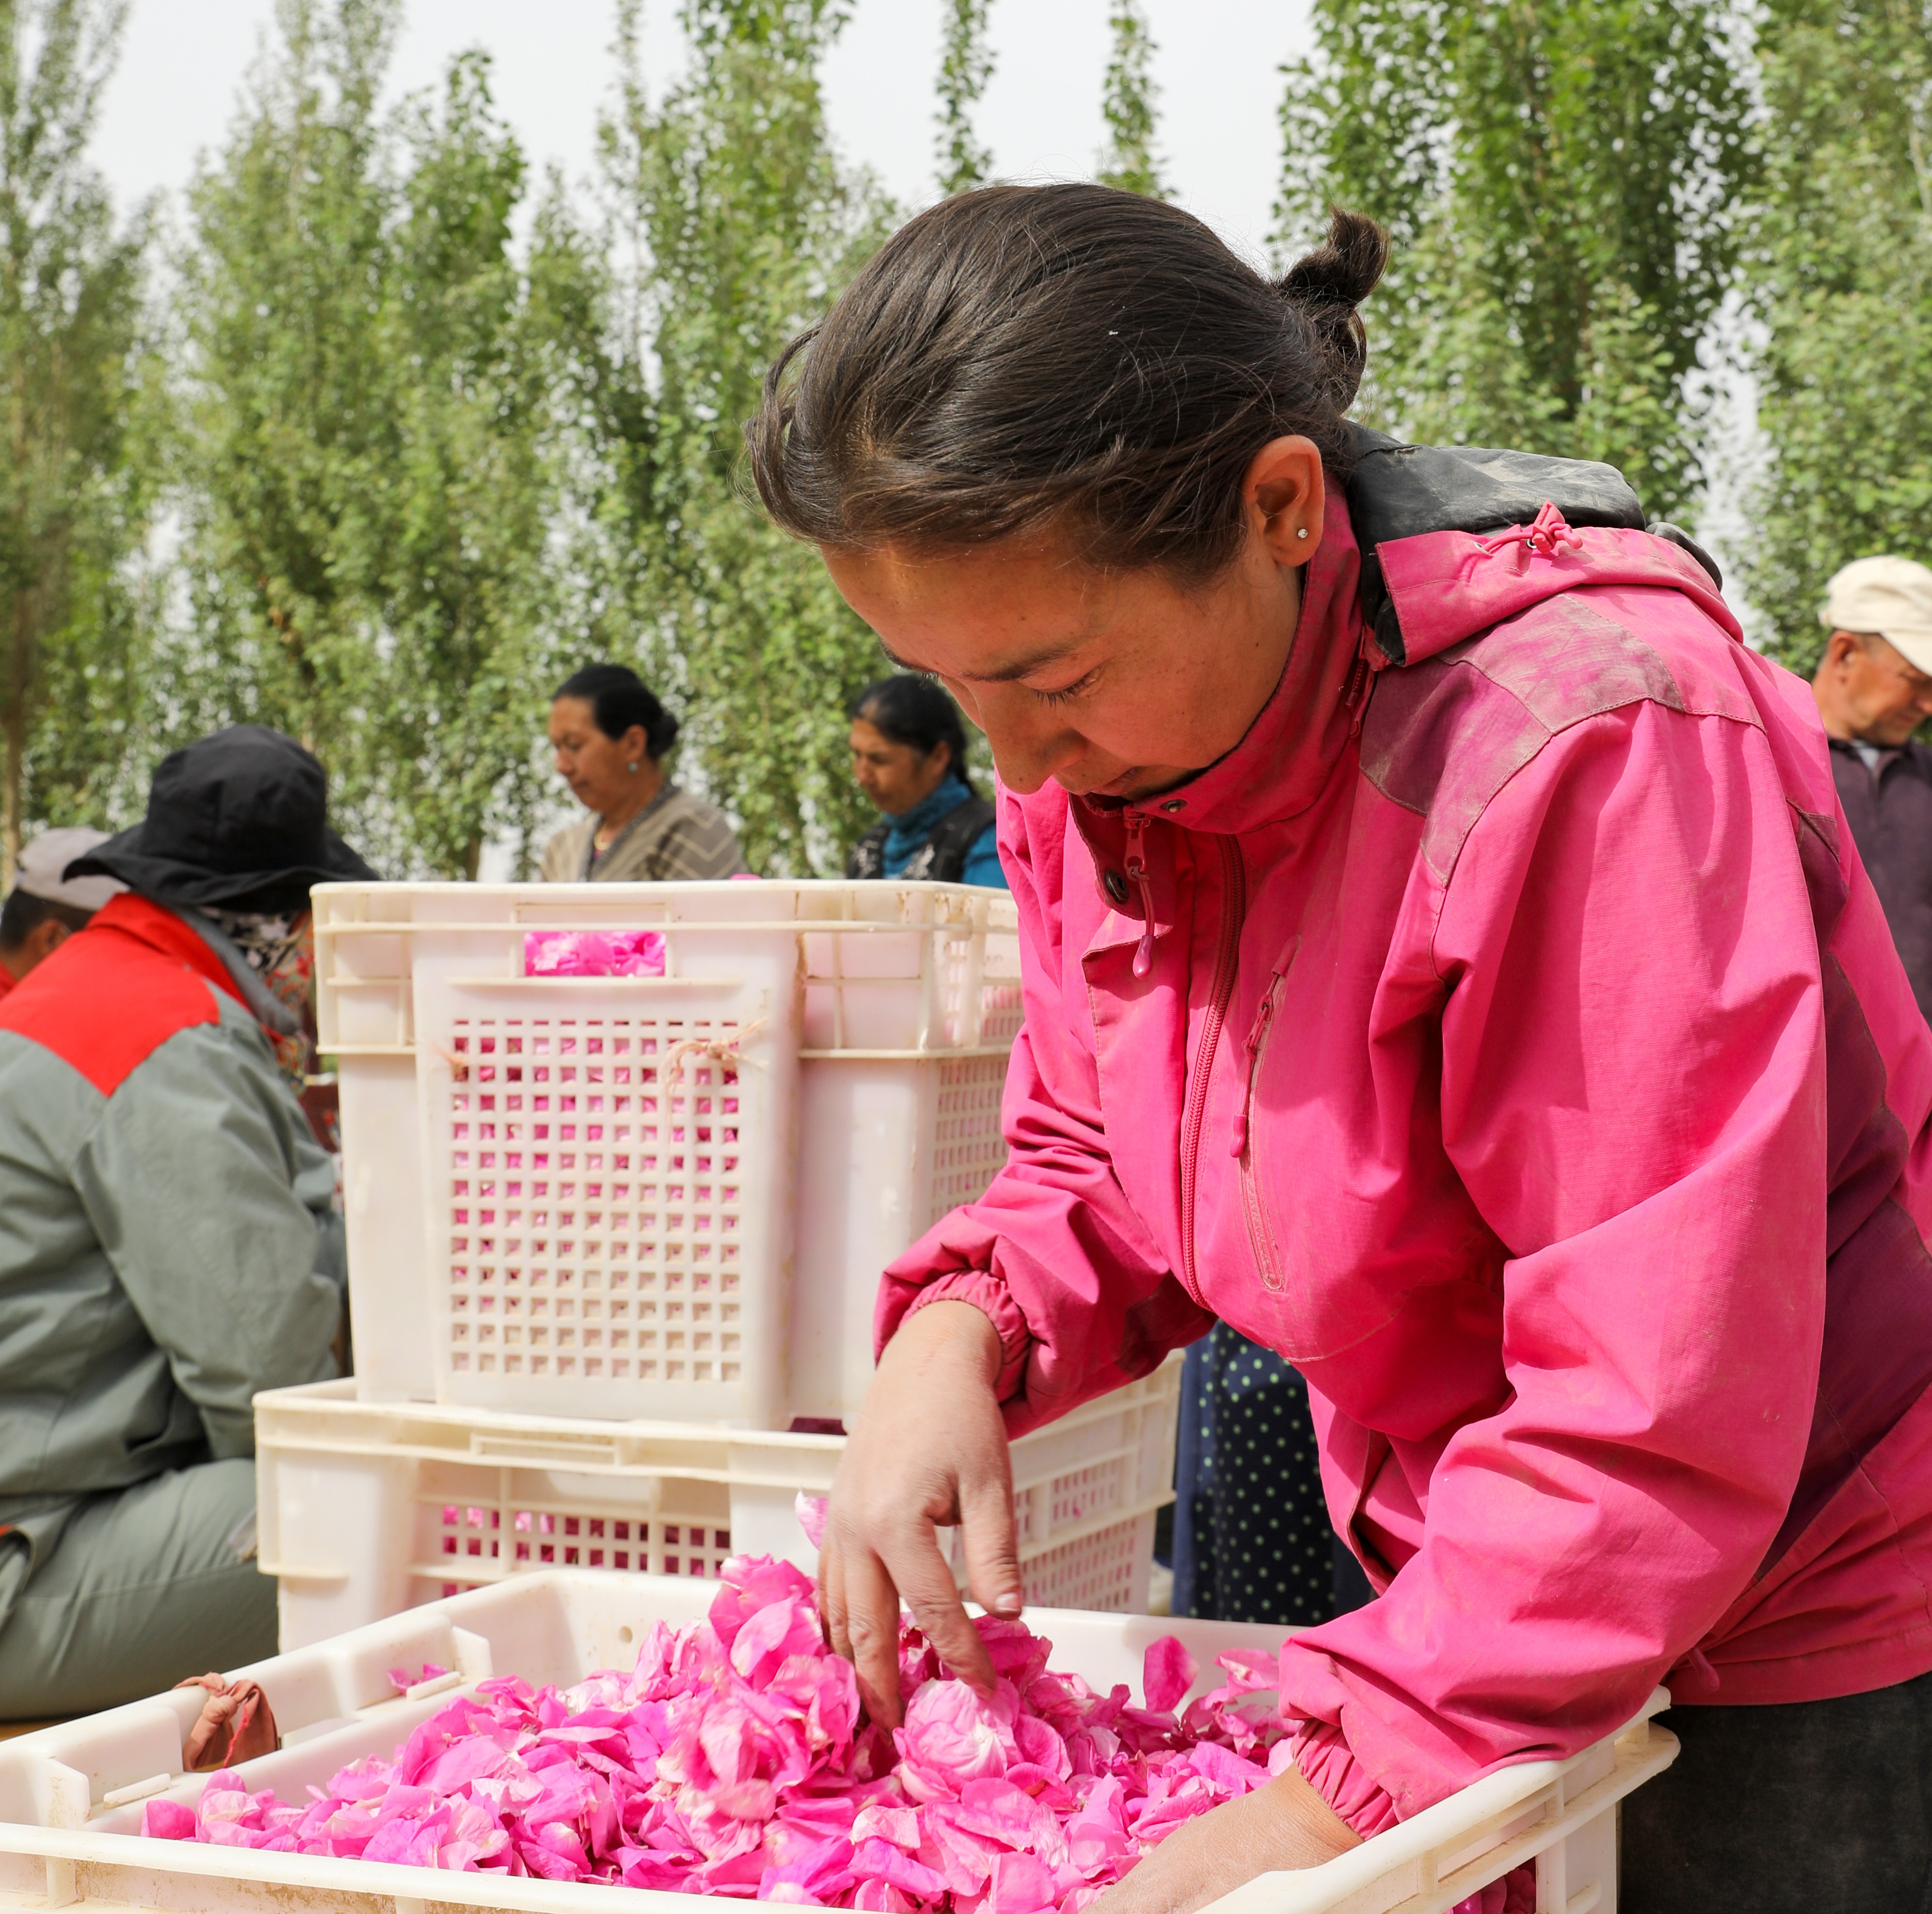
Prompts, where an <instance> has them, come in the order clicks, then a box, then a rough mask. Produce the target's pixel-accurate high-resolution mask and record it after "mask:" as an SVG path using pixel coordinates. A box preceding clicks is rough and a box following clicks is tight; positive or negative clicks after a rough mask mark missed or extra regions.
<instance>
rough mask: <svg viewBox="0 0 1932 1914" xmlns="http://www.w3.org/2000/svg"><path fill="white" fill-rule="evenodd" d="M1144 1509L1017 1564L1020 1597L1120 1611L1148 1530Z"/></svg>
mask: <svg viewBox="0 0 1932 1914" xmlns="http://www.w3.org/2000/svg"><path fill="white" fill-rule="evenodd" d="M1153 1523H1154V1518H1153V1517H1152V1516H1151V1515H1141V1516H1131V1517H1129V1518H1128V1519H1127V1520H1126V1521H1124V1522H1117V1523H1113V1524H1112V1526H1109V1527H1108V1528H1106V1529H1100V1530H1099V1531H1097V1532H1096V1533H1095V1534H1094V1535H1083V1536H1082V1538H1080V1539H1079V1541H1077V1542H1067V1543H1064V1544H1061V1547H1058V1548H1057V1549H1049V1550H1046V1553H1044V1554H1043V1555H1038V1556H1035V1557H1034V1559H1033V1560H1032V1561H1031V1562H1022V1563H1021V1565H1020V1577H1021V1580H1022V1583H1023V1585H1024V1586H1025V1600H1026V1601H1028V1602H1029V1603H1031V1604H1032V1605H1033V1606H1034V1607H1036V1608H1085V1609H1091V1610H1094V1612H1095V1613H1098V1614H1102V1615H1124V1614H1127V1613H1129V1612H1130V1611H1131V1610H1133V1607H1135V1596H1136V1580H1135V1578H1136V1572H1137V1571H1138V1570H1139V1566H1140V1563H1141V1560H1142V1556H1144V1555H1145V1553H1146V1550H1147V1547H1148V1541H1149V1538H1150V1537H1151V1532H1152V1526H1153Z"/></svg>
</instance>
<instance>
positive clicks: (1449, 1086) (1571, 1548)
mask: <svg viewBox="0 0 1932 1914" xmlns="http://www.w3.org/2000/svg"><path fill="white" fill-rule="evenodd" d="M1793 824H1794V820H1793V816H1792V814H1791V813H1790V809H1789V808H1788V806H1787V804H1786V802H1785V800H1784V795H1783V793H1782V791H1781V787H1780V784H1779V781H1778V777H1777V775H1776V774H1775V768H1774V766H1773V764H1772V759H1771V754H1770V751H1769V747H1768V745H1767V744H1766V741H1765V739H1764V737H1763V734H1762V733H1760V731H1759V730H1757V728H1755V727H1754V726H1751V725H1750V724H1745V723H1742V722H1740V721H1736V720H1735V719H1731V718H1711V717H1701V718H1700V717H1693V716H1689V715H1685V714H1684V713H1682V712H1676V711H1673V710H1671V709H1668V708H1667V707H1665V706H1662V705H1660V704H1658V703H1644V704H1640V705H1637V706H1630V707H1627V708H1624V709H1619V710H1616V711H1613V712H1609V713H1607V714H1604V715H1600V716H1597V717H1594V718H1589V719H1587V720H1586V721H1584V722H1583V723H1581V724H1577V725H1575V726H1574V727H1572V728H1571V729H1570V730H1567V731H1565V732H1563V733H1560V734H1559V736H1556V738H1555V739H1553V740H1552V741H1551V742H1550V744H1549V745H1547V746H1546V747H1545V748H1544V750H1543V751H1541V753H1540V754H1538V756H1537V757H1535V759H1534V760H1532V762H1531V763H1530V764H1529V766H1526V768H1525V769H1523V771H1521V772H1519V773H1518V774H1517V775H1516V777H1515V778H1514V779H1513V780H1512V781H1511V782H1510V783H1509V784H1507V785H1506V786H1505V787H1504V788H1503V790H1502V791H1501V793H1499V795H1498V796H1496V797H1495V798H1494V799H1492V800H1491V802H1490V804H1489V805H1488V806H1487V809H1486V810H1485V811H1484V813H1483V814H1482V816H1481V818H1480V820H1478V822H1477V823H1476V824H1475V826H1474V828H1473V829H1472V831H1471V832H1470V833H1469V836H1468V838H1467V839H1466V841H1465V842H1464V844H1463V847H1462V850H1461V851H1460V856H1458V858H1457V862H1456V863H1455V865H1454V873H1453V875H1452V876H1451V878H1450V879H1449V880H1448V885H1447V888H1446V889H1445V890H1444V891H1443V892H1441V893H1440V895H1439V903H1438V905H1437V907H1436V913H1435V917H1434V922H1433V935H1432V933H1431V931H1430V927H1429V926H1427V925H1425V926H1424V928H1423V929H1422V930H1421V931H1420V932H1418V933H1417V934H1418V935H1421V936H1424V937H1428V938H1430V940H1431V941H1430V955H1431V956H1433V962H1434V964H1435V967H1436V971H1437V972H1438V974H1439V976H1440V977H1442V980H1443V983H1444V984H1445V986H1446V987H1447V990H1448V996H1447V998H1446V1001H1445V1004H1444V1007H1443V1009H1442V1127H1443V1138H1444V1142H1445V1146H1446V1148H1447V1149H1448V1154H1449V1156H1450V1157H1451V1160H1452V1161H1453V1163H1454V1165H1455V1166H1456V1168H1457V1172H1458V1173H1459V1174H1460V1175H1461V1177H1462V1178H1463V1181H1464V1183H1465V1184H1466V1187H1468V1189H1469V1192H1470V1193H1471V1195H1472V1197H1473V1198H1474V1199H1475V1202H1476V1204H1477V1205H1478V1208H1480V1210H1481V1212H1482V1214H1483V1216H1484V1218H1485V1220H1487V1222H1488V1223H1489V1224H1490V1226H1491V1227H1492V1228H1493V1229H1494V1230H1495V1231H1496V1234H1497V1235H1498V1236H1499V1238H1501V1239H1502V1244H1503V1245H1504V1247H1505V1252H1506V1253H1507V1255H1508V1259H1509V1260H1508V1262H1507V1264H1506V1265H1505V1271H1504V1277H1503V1298H1502V1303H1503V1348H1502V1358H1503V1367H1504V1372H1505V1377H1506V1379H1507V1383H1508V1389H1507V1391H1506V1393H1505V1394H1504V1395H1503V1397H1502V1406H1501V1407H1500V1408H1499V1409H1498V1410H1497V1411H1496V1413H1495V1414H1493V1415H1490V1416H1489V1417H1487V1418H1484V1419H1482V1420H1480V1421H1474V1422H1471V1423H1469V1424H1466V1425H1465V1426H1464V1427H1462V1428H1461V1429H1460V1430H1458V1431H1457V1432H1456V1433H1455V1434H1454V1436H1452V1437H1451V1439H1450V1440H1449V1442H1448V1445H1447V1446H1446V1448H1445V1449H1444V1450H1443V1451H1442V1454H1441V1455H1440V1457H1439V1460H1436V1463H1435V1466H1434V1468H1433V1472H1432V1473H1431V1475H1430V1481H1429V1485H1428V1500H1427V1517H1426V1520H1424V1523H1423V1526H1422V1530H1421V1544H1420V1547H1419V1548H1418V1550H1417V1551H1416V1553H1415V1554H1414V1555H1413V1556H1411V1557H1410V1558H1409V1559H1408V1560H1407V1561H1406V1562H1405V1563H1404V1564H1403V1566H1402V1567H1401V1569H1400V1573H1399V1574H1397V1576H1396V1577H1395V1579H1394V1582H1393V1583H1392V1584H1391V1586H1390V1588H1389V1589H1388V1592H1387V1593H1386V1594H1385V1595H1383V1596H1382V1598H1381V1599H1380V1600H1379V1601H1376V1602H1373V1603H1372V1604H1370V1606H1369V1607H1367V1608H1365V1609H1363V1610H1359V1611H1358V1612H1357V1613H1355V1614H1352V1615H1348V1616H1342V1617H1340V1618H1339V1619H1337V1620H1336V1621H1334V1622H1331V1623H1329V1624H1328V1625H1325V1627H1322V1628H1317V1629H1313V1630H1311V1631H1309V1632H1308V1633H1307V1634H1304V1635H1301V1636H1299V1637H1297V1638H1296V1639H1295V1640H1293V1641H1292V1642H1291V1643H1289V1646H1288V1648H1287V1649H1286V1651H1285V1652H1283V1657H1282V1706H1283V1712H1284V1713H1286V1714H1287V1715H1289V1716H1291V1717H1297V1718H1301V1719H1302V1720H1304V1721H1307V1722H1309V1723H1313V1724H1328V1726H1329V1727H1331V1728H1336V1729H1339V1730H1340V1736H1341V1738H1342V1739H1343V1741H1344V1742H1346V1751H1347V1754H1348V1755H1349V1757H1350V1758H1351V1761H1352V1764H1355V1765H1358V1766H1359V1769H1360V1770H1361V1771H1363V1772H1362V1773H1361V1774H1360V1775H1349V1774H1346V1773H1342V1772H1337V1771H1336V1770H1335V1769H1334V1760H1335V1754H1334V1742H1322V1743H1321V1745H1319V1747H1317V1746H1315V1745H1313V1744H1311V1747H1312V1748H1313V1753H1314V1754H1315V1755H1316V1756H1318V1757H1319V1760H1317V1761H1316V1764H1315V1765H1316V1769H1317V1771H1318V1772H1317V1773H1316V1774H1312V1775H1310V1779H1311V1780H1313V1781H1316V1784H1317V1785H1318V1786H1319V1787H1321V1788H1322V1793H1323V1794H1324V1796H1325V1798H1326V1799H1328V1800H1329V1801H1330V1802H1331V1804H1333V1805H1337V1807H1338V1808H1341V1809H1342V1811H1343V1813H1344V1816H1345V1818H1346V1815H1347V1812H1348V1811H1347V1809H1346V1807H1345V1806H1344V1804H1345V1803H1347V1802H1355V1801H1358V1800H1359V1799H1363V1798H1364V1797H1363V1796H1362V1795H1361V1787H1362V1784H1363V1780H1364V1778H1366V1779H1367V1781H1370V1782H1372V1783H1373V1784H1375V1785H1376V1786H1377V1787H1380V1788H1381V1789H1382V1790H1385V1792H1386V1793H1387V1794H1388V1796H1389V1799H1391V1802H1393V1803H1394V1809H1395V1811H1396V1813H1397V1814H1399V1815H1400V1816H1402V1817H1404V1818H1407V1817H1409V1816H1411V1815H1412V1814H1415V1813H1417V1812H1418V1811H1419V1810H1421V1809H1422V1808H1426V1807H1428V1806H1429V1805H1431V1804H1432V1803H1433V1802H1436V1801H1439V1800H1440V1799H1442V1797H1443V1796H1445V1795H1447V1794H1448V1793H1451V1792H1452V1791H1453V1790H1455V1789H1457V1788H1458V1787H1463V1786H1464V1785H1465V1784H1467V1783H1468V1782H1469V1781H1472V1780H1473V1779H1475V1778H1476V1777H1477V1776H1478V1775H1481V1774H1482V1773H1484V1772H1485V1771H1487V1769H1490V1768H1493V1767H1495V1766H1499V1765H1501V1764H1502V1763H1508V1762H1513V1761H1520V1760H1533V1759H1538V1758H1541V1757H1556V1758H1564V1757H1568V1756H1569V1755H1571V1754H1574V1753H1575V1752H1577V1751H1578V1750H1579V1749H1580V1748H1584V1747H1586V1746H1588V1745H1589V1744H1590V1743H1591V1742H1594V1741H1595V1740H1598V1739H1601V1737H1602V1736H1604V1735H1607V1734H1608V1733H1611V1732H1612V1731H1613V1730H1615V1729H1616V1728H1617V1727H1619V1726H1620V1725H1621V1724H1622V1723H1623V1722H1624V1721H1626V1720H1627V1719H1628V1718H1629V1717H1630V1716H1631V1715H1634V1713H1635V1712H1637V1709H1638V1708H1639V1707H1640V1706H1641V1705H1642V1703H1643V1700H1644V1698H1645V1697H1646V1695H1647V1694H1649V1691H1650V1690H1651V1688H1652V1687H1653V1686H1654V1685H1655V1684H1656V1683H1657V1682H1658V1680H1659V1679H1661V1677H1662V1676H1664V1674H1665V1673H1667V1671H1668V1670H1670V1668H1671V1667H1673V1665H1674V1664H1676V1663H1677V1662H1678V1661H1680V1660H1682V1658H1685V1656H1686V1655H1689V1654H1690V1653H1691V1651H1692V1650H1694V1649H1695V1648H1696V1647H1697V1644H1698V1643H1699V1640H1700V1638H1701V1637H1703V1636H1704V1635H1705V1634H1706V1633H1707V1631H1709V1630H1710V1629H1711V1628H1712V1627H1713V1625H1715V1623H1716V1622H1718V1619H1719V1618H1720V1616H1721V1615H1722V1614H1723V1613H1724V1610H1726V1609H1727V1607H1728V1606H1729V1605H1730V1604H1731V1602H1732V1601H1733V1599H1734V1598H1736V1596H1737V1595H1739V1594H1740V1593H1741V1592H1742V1591H1743V1590H1744V1589H1745V1587H1746V1586H1748V1583H1749V1581H1750V1579H1751V1576H1752V1574H1754V1571H1756V1570H1757V1567H1758V1565H1759V1564H1760V1562H1761V1561H1762V1560H1763V1557H1764V1556H1765V1553H1766V1550H1767V1549H1768V1548H1769V1547H1770V1545H1771V1544H1772V1540H1773V1538H1774V1537H1775V1535H1777V1533H1778V1529H1779V1526H1780V1524H1781V1522H1782V1521H1783V1520H1784V1514H1785V1511H1786V1509H1787V1507H1788V1505H1789V1504H1790V1498H1791V1495H1792V1493H1793V1488H1794V1487H1795V1485H1796V1481H1797V1478H1798V1473H1799V1466H1800V1463H1801V1462H1802V1458H1803V1456H1804V1453H1805V1444H1806V1440H1807V1437H1808V1433H1809V1430H1810V1427H1811V1415H1812V1399H1813V1395H1814V1388H1815V1383H1816V1378H1817V1367H1818V1361H1819V1352H1820V1343H1821V1337H1822V1334H1823V1305H1824V1285H1825V1257H1826V1243H1825V1223H1826V1207H1825V1197H1826V1103H1825V1088H1826V1086H1825V1071H1824V1054H1825V1053H1824V1030H1823V992H1822V989H1821V983H1820V970H1819V957H1818V946H1817V935H1816V932H1815V930H1814V925H1813V921H1812V917H1811V909H1810V905H1809V901H1808V895H1807V892H1806V889H1805V879H1804V875H1803V872H1802V867H1801V865H1800V862H1799V855H1798V852H1797V850H1796V844H1795V841H1794V835H1793ZM1309 1376H1310V1386H1311V1388H1314V1389H1316V1390H1319V1389H1320V1388H1322V1376H1321V1365H1320V1364H1314V1365H1311V1367H1310V1372H1309ZM1370 1496H1371V1499H1372V1501H1371V1508H1370V1513H1371V1514H1373V1488H1372V1489H1371V1490H1370ZM1718 1698H1719V1699H1721V1695H1720V1697H1718ZM1317 1740H1318V1741H1320V1740H1321V1738H1319V1736H1318V1737H1317Z"/></svg>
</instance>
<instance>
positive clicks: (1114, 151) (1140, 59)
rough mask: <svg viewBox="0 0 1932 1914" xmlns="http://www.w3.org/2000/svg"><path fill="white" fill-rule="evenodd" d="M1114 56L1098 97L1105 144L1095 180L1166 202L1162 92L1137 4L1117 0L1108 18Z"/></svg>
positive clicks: (1142, 13) (1151, 42) (1131, 0)
mask: <svg viewBox="0 0 1932 1914" xmlns="http://www.w3.org/2000/svg"><path fill="white" fill-rule="evenodd" d="M1107 24H1108V26H1109V28H1111V29H1112V33H1113V36H1114V39H1113V50H1112V53H1111V54H1110V55H1109V58H1108V61H1107V73H1106V80H1105V81H1104V83H1103V86H1102V89H1101V94H1100V117H1101V118H1102V119H1103V121H1105V122H1106V127H1107V144H1106V148H1105V149H1104V150H1103V152H1102V153H1101V155H1100V164H1099V166H1098V168H1097V169H1096V172H1095V175H1094V177H1095V178H1097V179H1098V180H1099V181H1100V184H1102V185H1103V186H1118V187H1120V188H1121V190H1123V191H1124V192H1128V193H1145V194H1147V195H1148V196H1149V197H1150V198H1151V199H1166V197H1167V189H1166V187H1165V186H1163V184H1162V183H1161V178H1160V160H1159V159H1158V158H1157V156H1156V154H1155V151H1154V132H1155V127H1156V124H1157V101H1158V100H1159V98H1160V89H1158V88H1157V86H1155V85H1154V50H1155V49H1154V37H1153V35H1152V34H1151V33H1150V32H1149V31H1148V23H1147V15H1146V13H1145V11H1144V10H1142V7H1141V5H1140V4H1139V0H1115V5H1114V10H1113V11H1112V13H1110V14H1109V16H1108V20H1107Z"/></svg>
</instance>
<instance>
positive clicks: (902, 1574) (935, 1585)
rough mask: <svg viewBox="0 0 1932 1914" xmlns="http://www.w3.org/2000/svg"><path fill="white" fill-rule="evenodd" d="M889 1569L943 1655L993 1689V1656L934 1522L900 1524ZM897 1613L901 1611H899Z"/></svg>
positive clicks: (966, 1677) (964, 1676)
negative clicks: (969, 1611) (969, 1610)
mask: <svg viewBox="0 0 1932 1914" xmlns="http://www.w3.org/2000/svg"><path fill="white" fill-rule="evenodd" d="M885 1556H886V1561H885V1570H886V1573H888V1574H889V1575H890V1576H891V1577H892V1580H893V1581H895V1582H896V1583H898V1592H899V1593H900V1594H901V1595H903V1596H904V1598H905V1601H906V1606H907V1607H908V1608H910V1610H912V1619H913V1621H915V1622H917V1623H918V1624H919V1627H920V1628H922V1630H924V1631H925V1634H926V1640H928V1641H929V1642H930V1643H932V1646H934V1647H935V1649H938V1651H939V1658H940V1660H941V1661H943V1662H944V1663H945V1664H946V1666H947V1668H948V1669H949V1670H950V1671H951V1672H952V1673H953V1674H955V1675H956V1676H959V1679H961V1680H962V1682H971V1684H972V1685H973V1686H974V1688H977V1689H978V1690H979V1691H980V1693H981V1694H992V1692H993V1679H994V1677H993V1661H992V1657H991V1656H990V1655H988V1654H987V1652H986V1643H984V1642H983V1641H981V1640H980V1631H979V1630H978V1629H977V1628H974V1626H973V1623H972V1619H971V1617H970V1616H968V1614H967V1613H966V1604H965V1603H964V1602H963V1601H961V1600H960V1598H959V1584H958V1583H956V1581H954V1580H953V1570H952V1568H951V1566H950V1565H949V1564H948V1562H947V1559H946V1558H945V1557H944V1556H943V1555H941V1553H940V1552H939V1541H938V1537H937V1536H935V1535H934V1533H933V1530H932V1523H929V1522H926V1521H921V1522H919V1523H915V1524H912V1525H910V1526H905V1527H898V1528H895V1529H894V1530H893V1531H892V1535H891V1537H890V1538H889V1540H888V1541H886V1544H885ZM895 1619H896V1617H895Z"/></svg>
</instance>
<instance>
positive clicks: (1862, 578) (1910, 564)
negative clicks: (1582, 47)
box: [1818, 557, 1932, 671]
mask: <svg viewBox="0 0 1932 1914" xmlns="http://www.w3.org/2000/svg"><path fill="white" fill-rule="evenodd" d="M1825 592H1826V597H1825V608H1824V609H1823V610H1822V611H1820V613H1819V614H1818V622H1819V623H1820V624H1821V625H1823V626H1824V628H1826V631H1876V633H1877V634H1878V635H1879V637H1882V639H1884V640H1885V642H1886V643H1888V645H1891V646H1892V647H1893V648H1894V649H1895V650H1897V652H1900V655H1902V656H1903V658H1905V660H1906V662H1907V663H1908V664H1915V665H1916V666H1917V667H1918V669H1919V670H1921V671H1932V571H1928V570H1927V568H1926V567H1925V566H1924V565H1921V564H1919V563H1918V562H1917V561H1916V560H1915V559H1909V558H1891V557H1884V558H1860V559H1854V560H1853V561H1852V562H1851V563H1850V564H1849V565H1846V567H1845V568H1844V569H1843V571H1841V572H1838V574H1835V576H1834V577H1833V578H1832V582H1831V583H1829V585H1827V586H1826V587H1825Z"/></svg>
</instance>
